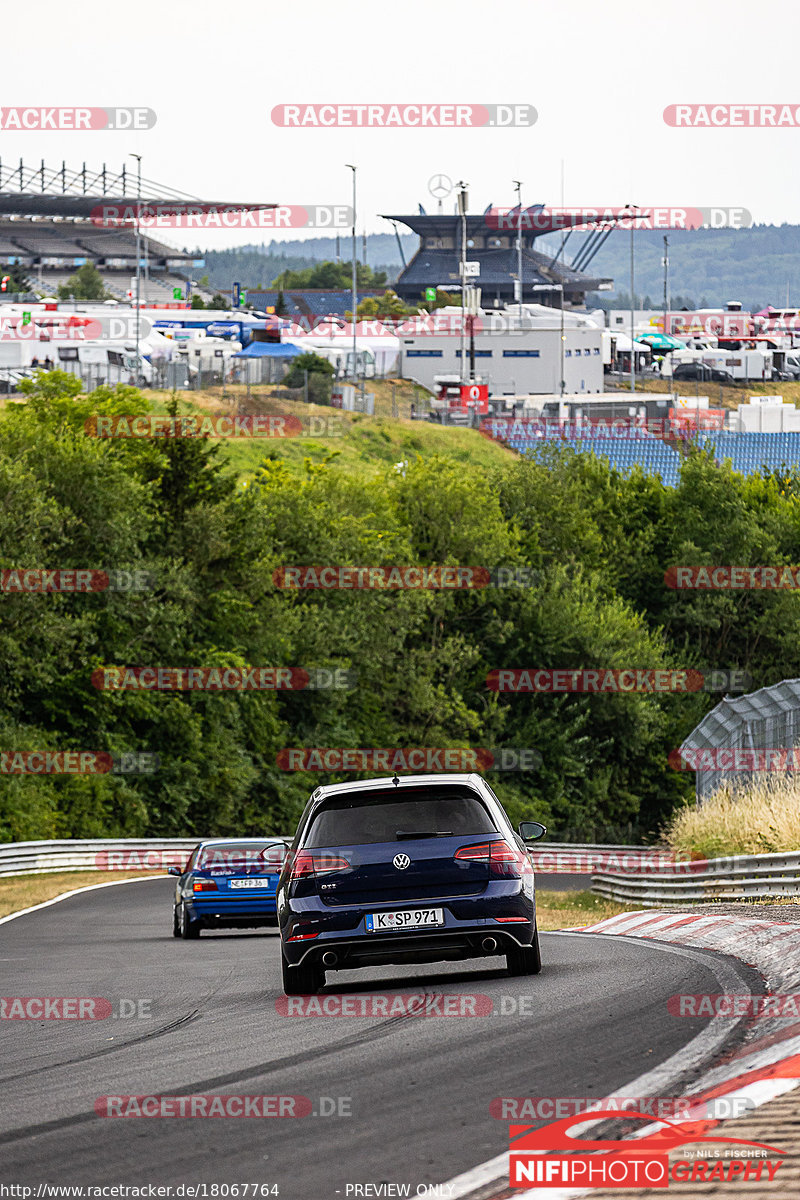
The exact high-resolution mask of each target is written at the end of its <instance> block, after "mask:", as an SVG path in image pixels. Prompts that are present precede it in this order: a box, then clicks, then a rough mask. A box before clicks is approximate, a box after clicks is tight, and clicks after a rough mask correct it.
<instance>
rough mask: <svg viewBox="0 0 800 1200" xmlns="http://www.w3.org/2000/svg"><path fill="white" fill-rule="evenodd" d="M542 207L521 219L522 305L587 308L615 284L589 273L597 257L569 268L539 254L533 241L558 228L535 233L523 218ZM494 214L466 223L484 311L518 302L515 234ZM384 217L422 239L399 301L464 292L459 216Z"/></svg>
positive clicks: (575, 221)
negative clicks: (592, 297)
mask: <svg viewBox="0 0 800 1200" xmlns="http://www.w3.org/2000/svg"><path fill="white" fill-rule="evenodd" d="M538 207H539V206H534V207H533V208H531V209H529V210H525V213H523V216H522V217H521V218H520V221H521V222H522V231H521V233H520V240H521V244H522V248H523V249H522V299H523V301H524V302H537V303H552V304H555V303H556V302H558V305H559V306H561V299H560V297H561V296H562V295H563V299H564V303H565V305H567V306H568V307H570V306H571V307H583V306H584V304H585V301H586V294H587V292H596V291H600V290H607V289H610V288H611V287H612V286H613V281H612V280H611V279H607V278H605V277H600V276H596V275H589V274H587V273H586V271H585V269H584V268H585V267H586V266H588V263H589V262H590V261H591V257H593V254H592V256H591V257H590V258H588V259H586V260H584V259H583V258H582V257H581V258H580V261H579V259H576V260H575V261H574V262H573V263H572V264H571V265H569V266H568V265H567V264H566V263H565V262H563V261H561V262H559V261H558V259H559V258H560V253H561V252H560V251H559V252H558V253H557V254H556V255H555V256H553V255H552V254H550V253H545V254H541V253H539V252H538V251H537V250H535V249H534V248H533V246H534V242H535V240H536V239H537V238H540V237H542V236H543V235H544V234H546V233H549V232H552V231H553V228H554V226H553V225H549V226H548V225H547V224H546V223H542V224H541V226H537V227H536V228H534V229H530V228H526V227H525V225H524V222H523V217H524V216H525V214H527V213H528V212H531V213H534V212H537V211H538ZM496 212H497V210H496V209H494V208H493V206H492V205H489V207H488V208H487V209H486V212H484V213H482V214H480V215H477V214H473V215H470V216H467V217H465V218H464V219H463V229H464V232H465V233H466V238H467V242H466V253H467V255H468V257H469V259H470V260H471V261H473V262H477V263H478V264H479V270H480V274H479V276H478V277H476V278H475V280H474V282H475V284H476V286H479V287H480V289H481V295H482V303H483V305H484V306H486V305H487V304H496V305H497V306H500V305H501V304H512V303H514V301H515V299H516V292H515V287H514V283H515V277H516V274H517V267H518V261H517V251H516V233H515V232H514V230H513V229H510V228H508V227H506V228H504V229H501V228H498V227H497V221H496V219H494V220H493V217H492V214H493V213H496ZM383 216H384V219H385V220H387V221H391V222H392V223H393V224H395V223H396V224H401V225H406V226H408V228H409V229H411V230H413V232H414V233H416V234H417V235H418V236H419V239H420V242H419V248H418V250H417V252H416V254H415V255H414V257H413V258H412V259H411V261H410V262H409V263H406V262H405V258H403V264H404V265H403V270H402V271H401V273H400V276H399V277H398V280H397V283H396V284H395V285H394V290H395V291H396V292H397V294H398V296H400V298H401V299H403V300H406V301H410V302H412V303H413V302H414V301H419V300H420V299H421V297H422V295H423V294H424V292H425V290H426V289H427V288H436V287H442V288H445V289H446V290H453V291H458V290H459V289H460V286H461V274H460V269H459V266H460V262H459V260H460V258H461V249H462V246H461V238H462V218H461V217H460V216H459V215H458V213H443V212H440V213H426V212H425V210H424V209H423V208H422V206H421V205H420V211H419V213H407V214H403V215H398V214H388V213H387V214H383ZM584 220H585V217H581V216H579V215H575V216H574V217H572V218H564V219H563V222H562V223H563V224H564V225H565V226H571V225H580V224H581V222H582V221H584ZM612 223H613V222H612ZM396 224H395V227H396ZM565 242H566V238H565ZM401 255H402V251H401ZM548 292H549V294H550V295H549V298H548Z"/></svg>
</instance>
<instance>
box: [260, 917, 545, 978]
mask: <svg viewBox="0 0 800 1200" xmlns="http://www.w3.org/2000/svg"><path fill="white" fill-rule="evenodd" d="M535 931H536V922H535V919H534V920H531V921H525V922H524V923H523V922H522V921H520V922H515V923H514V924H512V925H508V924H501V923H499V922H497V921H493V920H491V919H487V920H484V921H482V922H481V923H480V924H479V925H468V924H464V925H459V926H457V927H453V926H450V927H442V928H439V929H435V930H434V929H426V930H418V931H414V932H410V933H400V932H398V933H395V934H388V935H375V934H371V933H363V932H362V933H357V934H355V935H352V934H351V935H350V936H347V935H343V934H336V933H329V934H320V935H319V936H318V937H316V938H313V939H309V940H307V941H297V942H292V941H289V940H287V939H285V938H282V946H283V954H284V957H285V958H286V961H287V962H288V963H289V965H290V966H293V967H296V966H299V965H300V964H301V963H309V964H310V963H318V964H319V965H321V966H325V967H327V968H328V969H329V970H336V971H347V970H353V969H355V968H357V967H369V966H380V965H386V964H391V963H430V962H447V961H450V962H458V961H461V960H463V959H468V958H492V957H495V956H496V955H503V954H507V953H508V951H509V950H514V949H518V948H519V947H520V946H530V945H531V943H532V941H533V937H534V933H535ZM331 954H333V955H335V956H336V961H335V962H330V961H328V962H323V955H331Z"/></svg>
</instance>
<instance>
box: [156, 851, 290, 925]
mask: <svg viewBox="0 0 800 1200" xmlns="http://www.w3.org/2000/svg"><path fill="white" fill-rule="evenodd" d="M286 849H287V846H286V842H285V841H284V839H283V838H236V839H226V838H217V839H214V840H213V841H205V842H200V844H199V845H198V846H195V848H194V850H193V851H192V854H191V857H190V859H189V861H188V863H187V864H186V866H185V867H184V869H183V870H181V868H180V867H170V868H169V874H170V875H175V876H177V878H178V882H177V883H176V885H175V899H174V905H173V916H172V935H173V937H181V938H197V937H199V936H200V930H201V929H252V928H255V927H257V926H259V925H277V923H278V922H277V915H276V904H275V892H276V889H277V885H278V878H279V875H280V871H281V867H282V866H283V862H284V859H285V857H286Z"/></svg>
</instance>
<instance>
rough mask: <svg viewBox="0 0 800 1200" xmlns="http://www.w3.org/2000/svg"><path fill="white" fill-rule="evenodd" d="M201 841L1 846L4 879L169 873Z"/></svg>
mask: <svg viewBox="0 0 800 1200" xmlns="http://www.w3.org/2000/svg"><path fill="white" fill-rule="evenodd" d="M199 841H200V838H196V837H195V838H110V839H109V838H88V839H86V840H77V839H69V840H65V841H51V842H48V841H46V842H5V843H2V844H0V877H2V876H4V875H42V874H47V873H49V872H52V871H108V870H123V869H128V870H134V869H136V868H137V867H139V868H150V867H152V869H153V870H166V868H167V867H168V866H179V865H182V864H183V863H185V862H186V860H187V858H188V857H189V854H190V853H191V851H192V850H193V849H194V847H195V846H196V845H197V843H198V842H199Z"/></svg>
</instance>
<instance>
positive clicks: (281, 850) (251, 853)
mask: <svg viewBox="0 0 800 1200" xmlns="http://www.w3.org/2000/svg"><path fill="white" fill-rule="evenodd" d="M285 857H286V847H285V845H284V844H283V842H272V841H268V842H225V843H224V844H222V845H217V846H204V847H203V848H202V850H201V851H200V857H199V859H198V861H197V867H198V869H199V870H201V871H209V870H211V871H220V872H226V871H229V872H235V871H241V870H246V869H252V868H261V869H262V870H263V869H271V870H273V871H277V870H280V868H281V866H282V864H283V860H284V858H285Z"/></svg>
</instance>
